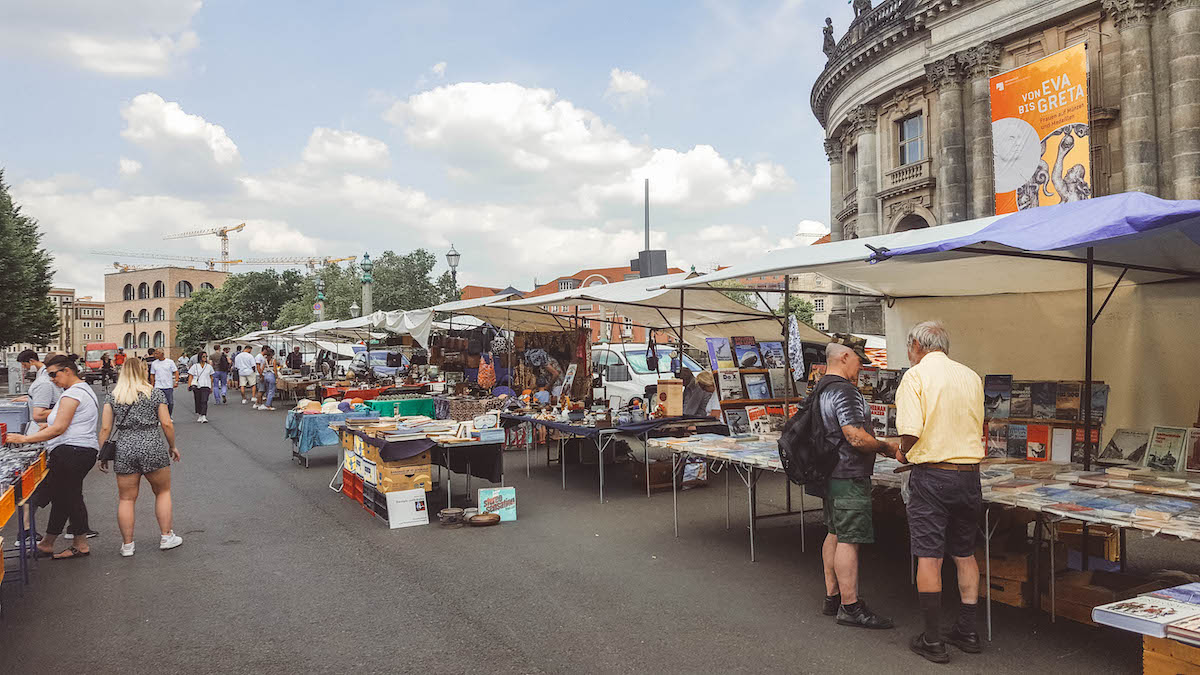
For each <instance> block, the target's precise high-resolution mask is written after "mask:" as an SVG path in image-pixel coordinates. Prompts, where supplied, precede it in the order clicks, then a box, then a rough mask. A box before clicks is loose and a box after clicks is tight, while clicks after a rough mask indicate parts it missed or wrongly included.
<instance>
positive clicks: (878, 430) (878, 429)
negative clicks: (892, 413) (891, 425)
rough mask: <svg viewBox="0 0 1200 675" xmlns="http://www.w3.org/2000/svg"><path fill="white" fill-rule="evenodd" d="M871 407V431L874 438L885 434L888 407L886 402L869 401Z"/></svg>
mask: <svg viewBox="0 0 1200 675" xmlns="http://www.w3.org/2000/svg"><path fill="white" fill-rule="evenodd" d="M867 405H868V407H869V408H870V409H871V431H872V433H874V434H875V437H876V438H881V437H883V436H886V435H887V413H888V407H887V404H886V403H869V404H867Z"/></svg>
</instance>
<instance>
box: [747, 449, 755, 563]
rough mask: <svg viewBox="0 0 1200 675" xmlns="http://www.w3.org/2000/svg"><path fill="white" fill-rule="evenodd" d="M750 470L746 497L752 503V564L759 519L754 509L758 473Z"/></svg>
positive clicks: (752, 468) (751, 468) (753, 469)
mask: <svg viewBox="0 0 1200 675" xmlns="http://www.w3.org/2000/svg"><path fill="white" fill-rule="evenodd" d="M748 469H749V474H748V476H747V480H746V497H747V500H748V501H749V502H750V562H754V531H755V530H756V529H757V527H756V523H755V521H756V520H757V518H755V510H756V509H755V508H754V506H755V504H754V501H755V497H757V495H756V494H755V490H754V482H755V480H756V478H757V475H756V473H757V472H756V469H755V468H754V467H748Z"/></svg>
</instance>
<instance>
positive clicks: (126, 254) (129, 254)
mask: <svg viewBox="0 0 1200 675" xmlns="http://www.w3.org/2000/svg"><path fill="white" fill-rule="evenodd" d="M92 253H94V254H96V255H111V256H118V257H121V258H147V259H150V260H179V261H184V262H198V263H204V265H205V266H207V267H208V269H210V270H215V269H216V268H217V265H223V266H228V265H235V264H237V263H240V262H242V261H241V260H226V259H224V258H201V257H199V256H191V255H170V254H166V253H142V252H138V251H92ZM113 267H116V268H117V269H121V270H122V271H127V270H124V269H122V268H128V269H138V267H137V266H135V265H121V264H120V263H113ZM226 271H228V270H226Z"/></svg>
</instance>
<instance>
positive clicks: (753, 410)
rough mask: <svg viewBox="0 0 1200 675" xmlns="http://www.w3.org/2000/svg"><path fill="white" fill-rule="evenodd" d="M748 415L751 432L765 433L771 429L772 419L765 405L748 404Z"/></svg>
mask: <svg viewBox="0 0 1200 675" xmlns="http://www.w3.org/2000/svg"><path fill="white" fill-rule="evenodd" d="M746 417H747V418H748V419H749V421H750V433H753V434H765V433H769V432H770V431H771V419H770V418H769V417H768V416H767V407H766V406H764V405H750V406H746Z"/></svg>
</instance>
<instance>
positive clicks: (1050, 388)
mask: <svg viewBox="0 0 1200 675" xmlns="http://www.w3.org/2000/svg"><path fill="white" fill-rule="evenodd" d="M1057 389H1058V383H1057V382H1032V383H1030V385H1029V392H1030V398H1031V399H1032V400H1033V415H1032V418H1033V419H1039V420H1052V419H1054V411H1055V404H1056V402H1057V401H1056V396H1057Z"/></svg>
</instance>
